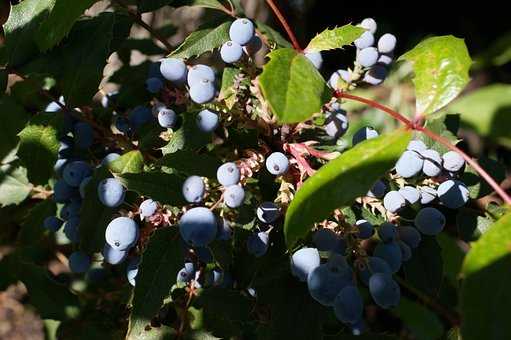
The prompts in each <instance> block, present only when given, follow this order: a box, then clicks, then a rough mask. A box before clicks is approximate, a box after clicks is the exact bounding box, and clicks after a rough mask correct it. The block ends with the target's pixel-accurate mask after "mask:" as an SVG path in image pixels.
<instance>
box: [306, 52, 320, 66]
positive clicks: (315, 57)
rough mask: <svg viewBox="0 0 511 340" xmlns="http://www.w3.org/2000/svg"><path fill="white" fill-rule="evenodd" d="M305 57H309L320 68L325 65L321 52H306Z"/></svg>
mask: <svg viewBox="0 0 511 340" xmlns="http://www.w3.org/2000/svg"><path fill="white" fill-rule="evenodd" d="M305 58H307V59H309V61H310V62H311V63H312V65H314V67H315V68H317V69H318V70H319V69H320V68H321V65H323V57H322V56H321V52H306V53H305Z"/></svg>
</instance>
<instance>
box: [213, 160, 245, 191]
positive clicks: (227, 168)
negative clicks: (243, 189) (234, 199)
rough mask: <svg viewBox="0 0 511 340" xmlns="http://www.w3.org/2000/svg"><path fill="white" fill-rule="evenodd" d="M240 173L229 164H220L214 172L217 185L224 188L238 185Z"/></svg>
mask: <svg viewBox="0 0 511 340" xmlns="http://www.w3.org/2000/svg"><path fill="white" fill-rule="evenodd" d="M240 178H241V173H240V170H239V169H238V167H237V166H236V164H235V163H232V162H229V163H225V164H222V165H221V166H220V167H219V168H218V170H217V171H216V179H217V180H218V183H220V184H222V185H223V186H225V187H228V186H230V185H234V184H238V182H239V181H240Z"/></svg>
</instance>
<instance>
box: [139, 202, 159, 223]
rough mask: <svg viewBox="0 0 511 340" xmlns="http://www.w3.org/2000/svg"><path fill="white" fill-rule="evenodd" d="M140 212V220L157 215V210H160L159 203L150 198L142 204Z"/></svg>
mask: <svg viewBox="0 0 511 340" xmlns="http://www.w3.org/2000/svg"><path fill="white" fill-rule="evenodd" d="M138 210H139V211H140V218H142V219H144V218H146V217H151V216H153V215H154V214H155V213H156V210H158V203H156V202H155V201H153V200H152V199H150V198H149V199H146V200H144V201H143V202H142V203H140V206H139V207H138Z"/></svg>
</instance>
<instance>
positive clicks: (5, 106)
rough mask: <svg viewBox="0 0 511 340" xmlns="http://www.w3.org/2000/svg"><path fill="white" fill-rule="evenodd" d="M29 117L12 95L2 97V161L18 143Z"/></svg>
mask: <svg viewBox="0 0 511 340" xmlns="http://www.w3.org/2000/svg"><path fill="white" fill-rule="evenodd" d="M28 119H29V115H28V113H27V112H26V111H25V109H24V108H23V107H22V106H20V105H18V104H17V103H16V102H15V101H14V100H13V99H12V98H11V97H8V96H2V97H0V121H1V122H2V133H0V161H1V160H2V159H3V158H4V157H5V156H6V155H7V154H8V153H9V152H11V151H12V150H13V149H14V148H16V145H18V142H19V138H18V133H19V132H20V131H21V130H22V129H23V127H24V126H25V124H26V122H27V121H28Z"/></svg>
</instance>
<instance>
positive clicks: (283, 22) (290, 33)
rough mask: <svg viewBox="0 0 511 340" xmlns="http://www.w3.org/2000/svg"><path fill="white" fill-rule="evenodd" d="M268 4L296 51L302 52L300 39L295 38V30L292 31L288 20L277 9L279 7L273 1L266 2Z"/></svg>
mask: <svg viewBox="0 0 511 340" xmlns="http://www.w3.org/2000/svg"><path fill="white" fill-rule="evenodd" d="M266 3H267V4H268V6H270V8H271V10H272V11H273V14H275V16H276V17H277V19H279V21H280V24H281V25H282V27H283V28H284V30H285V31H286V33H287V36H288V37H289V39H290V40H291V43H292V44H293V47H294V49H295V50H297V51H300V52H302V51H303V49H302V48H301V47H300V43H299V42H298V39H296V36H295V34H294V32H293V30H292V29H291V27H290V26H289V24H288V23H287V20H286V18H285V17H284V16H283V15H282V13H281V12H280V10H279V8H278V7H277V5H275V3H274V2H273V0H266Z"/></svg>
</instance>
